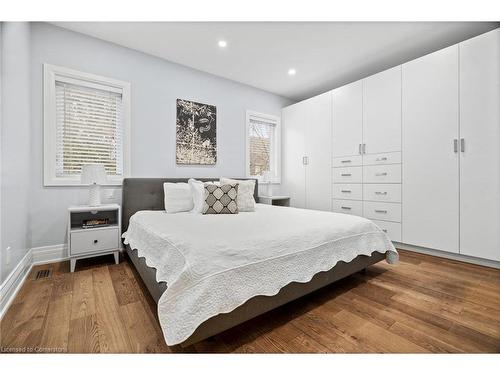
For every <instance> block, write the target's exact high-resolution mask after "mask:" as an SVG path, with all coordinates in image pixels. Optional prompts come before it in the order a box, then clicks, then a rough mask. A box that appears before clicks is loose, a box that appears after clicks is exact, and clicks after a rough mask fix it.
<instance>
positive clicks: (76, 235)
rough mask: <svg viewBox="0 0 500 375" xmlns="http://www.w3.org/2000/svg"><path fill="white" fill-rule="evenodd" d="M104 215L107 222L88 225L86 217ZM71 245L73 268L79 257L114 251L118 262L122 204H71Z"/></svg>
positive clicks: (69, 210)
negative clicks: (99, 224)
mask: <svg viewBox="0 0 500 375" xmlns="http://www.w3.org/2000/svg"><path fill="white" fill-rule="evenodd" d="M89 219H90V220H92V219H105V220H107V224H106V225H102V226H97V227H93V228H92V227H85V225H84V221H85V220H89ZM68 249H69V257H70V264H71V272H74V271H75V265H76V261H77V259H83V258H91V257H95V256H99V255H105V254H114V256H115V263H116V264H118V262H119V255H120V250H121V208H120V205H118V204H103V205H100V206H95V207H91V206H71V207H69V208H68Z"/></svg>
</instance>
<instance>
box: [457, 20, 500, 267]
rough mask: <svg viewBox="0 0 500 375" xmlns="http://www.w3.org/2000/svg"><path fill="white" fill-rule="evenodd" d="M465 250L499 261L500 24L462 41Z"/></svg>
mask: <svg viewBox="0 0 500 375" xmlns="http://www.w3.org/2000/svg"><path fill="white" fill-rule="evenodd" d="M460 137H461V138H462V139H463V144H462V146H464V147H463V148H461V152H460V253H461V254H464V255H470V256H474V257H480V258H486V259H491V260H497V261H500V29H497V30H494V31H491V32H489V33H486V34H483V35H480V36H478V37H475V38H472V39H469V40H467V41H465V42H463V43H460Z"/></svg>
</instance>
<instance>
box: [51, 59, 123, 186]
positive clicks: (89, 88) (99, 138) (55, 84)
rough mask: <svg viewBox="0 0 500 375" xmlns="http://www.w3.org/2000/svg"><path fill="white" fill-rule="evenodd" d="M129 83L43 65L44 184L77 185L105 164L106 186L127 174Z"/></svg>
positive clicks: (115, 182)
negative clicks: (84, 173)
mask: <svg viewBox="0 0 500 375" xmlns="http://www.w3.org/2000/svg"><path fill="white" fill-rule="evenodd" d="M129 95H130V84H129V83H126V82H121V81H117V80H114V79H109V78H105V77H99V76H96V75H93V74H87V73H81V72H77V71H74V70H70V69H66V68H60V67H56V66H53V65H48V64H45V65H44V185H45V186H54V185H80V184H81V183H80V174H81V169H82V165H83V164H88V163H99V164H104V166H105V169H106V173H107V175H108V178H107V179H108V183H107V184H109V185H120V184H121V181H122V179H123V177H125V176H127V175H129V173H128V172H129V166H130V163H129V159H130V147H129V143H128V142H129V130H130V126H129V121H130V115H129V113H130V100H129Z"/></svg>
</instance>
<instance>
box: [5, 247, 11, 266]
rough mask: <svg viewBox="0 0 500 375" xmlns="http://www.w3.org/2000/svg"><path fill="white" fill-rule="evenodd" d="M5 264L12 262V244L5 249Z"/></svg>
mask: <svg viewBox="0 0 500 375" xmlns="http://www.w3.org/2000/svg"><path fill="white" fill-rule="evenodd" d="M5 264H10V246H7V248H6V249H5Z"/></svg>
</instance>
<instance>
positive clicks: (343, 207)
mask: <svg viewBox="0 0 500 375" xmlns="http://www.w3.org/2000/svg"><path fill="white" fill-rule="evenodd" d="M340 208H342V209H343V210H350V209H351V207H347V206H342V207H340Z"/></svg>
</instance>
